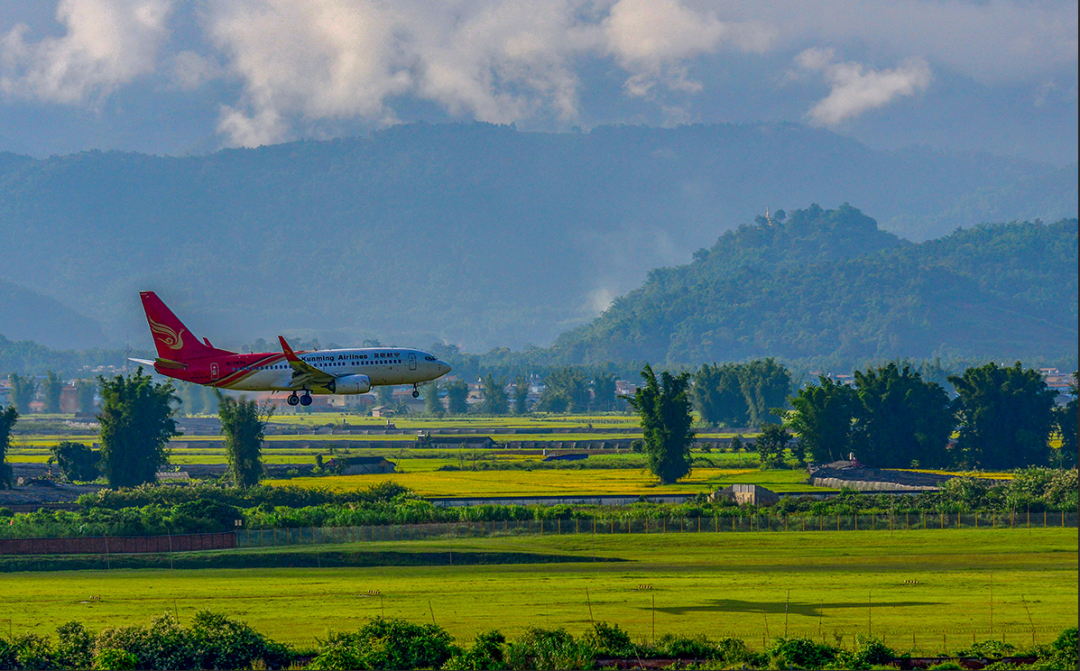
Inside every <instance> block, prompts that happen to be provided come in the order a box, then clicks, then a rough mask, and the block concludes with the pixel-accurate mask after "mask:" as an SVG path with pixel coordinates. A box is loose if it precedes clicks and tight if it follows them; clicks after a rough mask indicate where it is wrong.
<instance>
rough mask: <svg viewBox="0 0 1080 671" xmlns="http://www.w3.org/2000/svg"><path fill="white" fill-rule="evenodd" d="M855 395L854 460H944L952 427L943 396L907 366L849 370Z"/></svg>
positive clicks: (927, 463) (893, 464)
mask: <svg viewBox="0 0 1080 671" xmlns="http://www.w3.org/2000/svg"><path fill="white" fill-rule="evenodd" d="M855 392H856V393H857V394H858V397H859V405H860V406H861V407H860V408H859V409H858V412H857V414H856V423H855V426H854V433H853V434H852V443H853V447H854V450H855V454H856V456H857V458H859V460H860V461H862V462H863V463H866V464H870V465H873V466H879V467H882V468H907V467H909V466H910V465H911V463H912V462H913V461H918V462H919V464H920V465H922V466H924V467H930V468H934V467H938V468H940V467H944V466H948V465H950V461H951V456H950V455H949V454H948V453H947V452H946V449H945V448H946V446H947V445H948V442H949V436H951V435H952V431H953V423H954V422H953V413H952V408H951V406H950V402H949V395H948V394H947V393H946V392H945V390H944V389H943V388H942V387H941V385H938V384H935V383H933V382H925V381H923V379H922V376H921V375H919V373H917V372H915V371H913V370H911V368H910V367H909V366H904V367H903V368H900V367H899V366H898V365H897V364H895V363H890V364H888V365H886V366H884V367H881V368H876V369H875V368H871V369H869V370H867V371H866V372H865V373H863V372H859V371H855Z"/></svg>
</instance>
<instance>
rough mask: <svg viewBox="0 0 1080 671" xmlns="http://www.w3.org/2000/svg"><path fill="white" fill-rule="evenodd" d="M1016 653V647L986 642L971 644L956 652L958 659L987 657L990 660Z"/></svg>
mask: <svg viewBox="0 0 1080 671" xmlns="http://www.w3.org/2000/svg"><path fill="white" fill-rule="evenodd" d="M1014 652H1016V646H1015V645H1013V644H1011V643H1003V642H1001V641H995V640H992V639H991V640H988V641H979V642H977V643H972V644H971V645H969V646H968V647H966V648H962V649H960V650H957V651H956V655H957V656H958V657H988V658H991V659H994V658H998V657H1005V656H1007V655H1011V654H1013V653H1014Z"/></svg>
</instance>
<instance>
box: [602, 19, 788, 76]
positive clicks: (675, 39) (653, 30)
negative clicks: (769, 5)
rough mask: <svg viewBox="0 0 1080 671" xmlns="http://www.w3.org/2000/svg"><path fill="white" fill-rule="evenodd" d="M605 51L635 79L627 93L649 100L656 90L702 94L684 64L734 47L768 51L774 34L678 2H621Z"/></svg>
mask: <svg viewBox="0 0 1080 671" xmlns="http://www.w3.org/2000/svg"><path fill="white" fill-rule="evenodd" d="M602 29H603V32H604V38H605V43H606V44H605V46H606V50H607V51H608V53H610V54H612V55H613V56H614V57H615V59H616V60H617V61H618V62H619V64H620V65H621V66H622V67H623V68H624V69H626V70H627V71H629V72H630V73H631V76H630V78H629V79H627V81H626V87H625V88H626V90H627V92H628V93H630V94H631V95H634V96H645V95H648V94H649V93H651V92H652V89H653V87H654V86H655V85H656V84H657V83H660V84H663V85H665V86H667V87H668V88H671V89H674V90H679V91H684V92H687V93H697V92H699V91H700V90H701V88H702V85H701V84H700V83H699V82H696V81H692V80H690V79H689V78H688V77H687V76H686V69H685V67H684V65H683V64H684V63H685V62H686V61H687V60H690V59H693V58H695V57H697V56H701V55H703V54H709V53H714V52H716V51H717V50H718V49H719V48H720V47H721V45H723V44H730V45H731V46H732V47H734V48H737V49H740V50H743V51H758V52H761V51H765V50H766V49H768V47H769V45H770V43H771V42H772V40H773V34H772V31H770V30H769V29H767V28H765V27H762V26H760V25H756V24H754V23H744V24H727V23H724V22H722V21H721V20H720V19H719V18H717V16H716V14H715V13H713V12H696V11H694V10H692V9H690V8H688V7H686V6H685V5H683V4H682V3H680V2H678V0H619V2H617V3H616V4H615V5H614V6H613V7H611V11H610V13H609V15H608V17H607V18H606V19H604V21H603V24H602Z"/></svg>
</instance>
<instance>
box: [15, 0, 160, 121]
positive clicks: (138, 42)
mask: <svg viewBox="0 0 1080 671" xmlns="http://www.w3.org/2000/svg"><path fill="white" fill-rule="evenodd" d="M171 10H172V0H61V1H60V3H59V4H58V6H57V9H56V20H57V21H58V22H59V23H61V24H63V25H64V27H65V30H66V32H65V33H64V35H63V36H61V37H47V38H43V39H41V40H40V41H38V42H32V41H28V39H27V38H28V34H29V33H30V29H29V27H28V26H26V25H23V24H19V25H16V26H15V27H14V28H12V29H11V30H10V31H8V32H7V33H6V34H4V35H3V37H2V38H0V91H2V92H4V93H6V94H8V95H13V96H20V97H26V98H37V99H40V100H46V101H51V102H58V103H66V104H83V103H87V102H90V101H92V100H93V99H94V98H97V97H100V96H105V95H108V94H109V93H111V92H112V91H114V90H115V89H116V88H117V87H119V86H121V85H123V84H127V83H128V82H131V81H132V80H134V79H135V78H137V77H139V76H140V75H144V74H147V73H149V72H152V71H153V70H154V68H155V66H156V61H157V54H158V51H159V49H160V48H161V46H162V44H163V42H164V41H165V40H166V38H167V36H168V31H167V27H166V22H167V20H168V17H169V14H170V12H171Z"/></svg>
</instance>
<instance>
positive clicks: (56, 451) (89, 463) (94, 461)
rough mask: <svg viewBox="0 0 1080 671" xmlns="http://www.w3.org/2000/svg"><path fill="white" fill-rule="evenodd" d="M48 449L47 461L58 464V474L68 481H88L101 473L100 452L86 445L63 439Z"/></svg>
mask: <svg viewBox="0 0 1080 671" xmlns="http://www.w3.org/2000/svg"><path fill="white" fill-rule="evenodd" d="M49 451H50V452H52V456H51V457H49V463H50V464H52V463H55V464H56V465H57V466H59V467H60V475H62V476H63V477H64V479H65V480H67V481H68V482H75V481H79V482H89V481H91V480H96V479H97V477H98V476H99V475H101V468H100V464H101V454H99V453H98V452H97V451H96V450H94V449H92V448H91V447H89V446H88V445H84V444H83V443H73V442H71V441H70V440H65V441H63V442H61V443H59V444H58V445H54V446H52V447H50V448H49Z"/></svg>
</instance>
